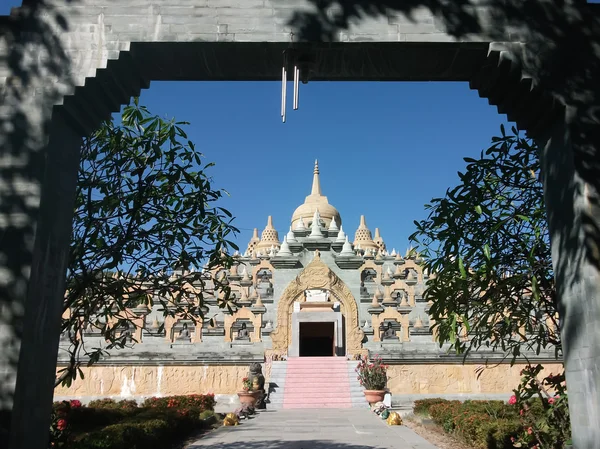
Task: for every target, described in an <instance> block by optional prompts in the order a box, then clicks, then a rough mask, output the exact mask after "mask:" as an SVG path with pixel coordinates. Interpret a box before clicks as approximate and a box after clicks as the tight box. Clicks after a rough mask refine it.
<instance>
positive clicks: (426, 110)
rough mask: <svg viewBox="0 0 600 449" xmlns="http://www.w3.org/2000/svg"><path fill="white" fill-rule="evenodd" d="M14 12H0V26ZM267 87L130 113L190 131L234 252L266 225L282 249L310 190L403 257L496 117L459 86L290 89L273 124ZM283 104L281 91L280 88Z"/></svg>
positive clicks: (173, 89)
mask: <svg viewBox="0 0 600 449" xmlns="http://www.w3.org/2000/svg"><path fill="white" fill-rule="evenodd" d="M18 3H19V2H17V1H14V0H12V1H7V0H0V14H6V13H7V12H8V11H9V8H10V6H11V5H16V4H18ZM280 93H281V86H280V84H279V83H274V82H273V83H271V82H263V83H258V82H252V83H243V82H237V83H217V82H152V84H151V87H150V89H149V90H147V91H144V92H143V93H142V95H141V101H140V102H141V103H142V104H144V105H146V106H148V107H149V109H150V111H151V112H152V113H154V114H160V115H163V116H167V117H173V116H174V117H176V118H177V119H178V120H185V121H189V122H191V125H190V126H189V127H188V130H189V133H188V134H189V136H190V138H191V139H192V140H193V141H194V143H195V144H196V146H197V147H198V148H199V149H200V150H201V151H202V152H203V153H204V154H205V156H206V160H207V161H213V162H215V163H216V167H213V168H212V169H210V174H212V176H213V177H214V184H215V186H217V187H220V188H224V189H226V190H227V191H229V193H230V194H231V197H228V198H226V199H224V200H223V203H222V206H223V207H226V208H227V209H229V210H230V211H231V212H232V213H233V214H234V215H235V216H236V217H237V218H236V220H235V223H236V225H237V227H238V228H240V230H241V233H240V235H239V238H238V239H237V240H238V243H239V244H240V245H241V246H242V248H244V247H245V245H246V243H247V241H248V240H249V238H250V236H251V233H252V228H254V227H258V228H259V230H262V229H263V228H264V226H265V224H266V221H267V216H268V215H272V216H273V221H274V225H275V227H276V228H277V229H278V231H279V233H280V238H283V233H285V232H287V230H288V228H289V222H290V218H291V215H292V212H293V211H294V209H295V208H296V207H297V206H298V205H300V204H301V203H302V202H303V201H304V198H305V196H306V195H308V194H309V193H310V186H311V180H312V170H313V164H314V160H315V159H319V165H320V170H321V185H322V189H323V193H324V194H325V195H327V196H328V198H329V202H330V203H331V204H333V205H334V206H335V207H336V208H337V209H338V210H339V212H340V214H341V216H342V220H343V222H344V229H345V230H346V232H347V233H349V235H350V236H353V235H354V231H355V230H356V228H357V227H358V224H359V218H360V215H361V214H364V215H365V216H366V219H367V225H368V226H369V227H370V229H371V230H372V231H374V230H375V227H379V228H380V231H381V234H382V236H383V238H384V240H385V241H386V243H387V245H388V247H389V248H392V247H396V248H397V249H400V250H405V249H406V247H407V245H408V241H407V238H408V236H409V235H410V234H411V233H412V232H413V231H414V225H413V220H415V219H421V218H424V217H425V214H426V212H425V210H424V207H423V205H424V204H425V203H427V202H428V201H429V200H430V199H431V198H432V197H436V196H442V195H444V193H445V191H446V189H447V188H448V187H451V186H454V185H455V184H456V183H457V182H458V176H457V174H456V172H457V171H458V170H462V169H463V168H464V165H465V164H464V162H463V160H462V158H463V157H464V156H471V157H473V156H477V155H478V154H479V152H480V151H481V150H482V149H485V148H487V147H488V146H489V143H490V141H491V137H492V136H494V135H498V133H499V126H500V124H501V123H503V122H505V120H506V117H505V116H501V115H499V114H498V113H497V111H496V109H495V108H494V107H491V106H489V105H488V104H487V101H486V100H484V99H481V98H479V97H478V95H477V93H476V92H474V91H471V90H470V89H469V87H468V85H467V83H326V82H320V83H318V82H311V83H309V84H307V85H301V86H300V109H299V110H298V111H291V97H289V100H288V104H289V105H290V107H289V110H288V121H287V123H285V124H282V123H281V118H280V116H279V112H280V101H281V97H280ZM288 93H290V94H291V83H290V85H289V88H288Z"/></svg>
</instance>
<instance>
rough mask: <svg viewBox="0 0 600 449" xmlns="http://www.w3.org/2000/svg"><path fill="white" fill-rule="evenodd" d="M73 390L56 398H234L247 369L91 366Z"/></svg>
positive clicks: (58, 390)
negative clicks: (198, 396)
mask: <svg viewBox="0 0 600 449" xmlns="http://www.w3.org/2000/svg"><path fill="white" fill-rule="evenodd" d="M82 371H83V374H84V378H83V379H81V378H79V377H78V379H77V380H76V381H75V382H73V384H72V385H71V387H69V388H66V387H57V388H56V389H55V390H54V394H55V396H69V397H86V396H94V397H98V396H100V397H101V396H121V397H123V398H127V397H131V396H158V395H163V396H166V395H179V394H194V393H196V394H204V393H215V394H235V393H236V392H237V391H239V390H240V389H241V383H242V378H243V377H245V376H246V374H247V373H248V365H247V364H245V365H221V366H219V365H204V366H190V365H179V366H178V365H170V366H169V365H167V366H156V365H155V366H151V365H145V366H144V365H143V366H140V365H138V366H99V365H97V366H92V367H83V368H82Z"/></svg>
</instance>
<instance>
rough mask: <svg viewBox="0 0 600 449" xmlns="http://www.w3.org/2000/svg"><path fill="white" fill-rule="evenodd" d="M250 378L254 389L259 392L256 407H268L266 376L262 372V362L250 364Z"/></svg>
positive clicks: (261, 408)
mask: <svg viewBox="0 0 600 449" xmlns="http://www.w3.org/2000/svg"><path fill="white" fill-rule="evenodd" d="M248 379H249V380H250V382H251V383H252V390H253V391H257V392H259V394H258V398H257V400H256V408H257V409H260V410H264V409H265V408H267V406H266V403H265V400H266V394H265V376H263V373H262V367H261V366H260V363H253V364H251V365H250V370H249V371H248Z"/></svg>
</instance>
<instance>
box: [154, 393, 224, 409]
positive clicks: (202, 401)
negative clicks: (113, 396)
mask: <svg viewBox="0 0 600 449" xmlns="http://www.w3.org/2000/svg"><path fill="white" fill-rule="evenodd" d="M215 404H216V401H215V395H214V394H212V393H209V394H190V395H186V396H164V397H161V398H156V397H153V398H148V399H146V400H145V401H144V402H143V403H142V407H147V408H156V409H162V410H164V409H167V408H194V409H198V410H200V411H204V410H213V411H214V408H215Z"/></svg>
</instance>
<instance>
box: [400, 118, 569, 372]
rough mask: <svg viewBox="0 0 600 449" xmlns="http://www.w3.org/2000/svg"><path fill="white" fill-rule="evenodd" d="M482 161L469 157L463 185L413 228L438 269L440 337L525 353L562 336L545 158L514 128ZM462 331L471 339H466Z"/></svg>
mask: <svg viewBox="0 0 600 449" xmlns="http://www.w3.org/2000/svg"><path fill="white" fill-rule="evenodd" d="M512 131H513V135H507V134H506V133H505V130H504V127H502V136H501V137H494V138H493V139H492V141H493V144H492V146H491V147H490V148H489V149H488V150H486V151H485V152H482V154H481V156H480V158H479V159H471V158H465V161H466V162H467V167H466V171H465V173H459V177H460V183H459V185H458V186H456V187H455V188H453V189H449V190H448V191H447V192H446V196H445V197H444V198H434V199H433V200H432V201H431V204H429V205H427V206H426V207H427V209H428V210H429V215H428V217H427V218H426V219H424V220H422V221H420V222H415V223H416V226H417V231H416V232H415V234H413V235H412V236H411V240H412V241H413V242H415V243H416V244H417V245H418V246H419V247H420V248H419V249H420V250H421V251H422V255H423V256H424V258H425V268H426V269H427V270H429V272H431V273H432V276H431V279H430V280H429V282H428V283H427V288H426V290H425V292H424V296H425V298H426V299H429V300H432V301H433V304H432V306H431V309H430V311H429V313H430V314H431V317H432V319H433V320H434V321H435V324H434V327H433V328H434V329H436V332H437V335H438V339H439V343H440V345H442V344H444V343H449V344H450V346H451V347H452V348H453V349H454V350H455V351H456V352H457V353H464V354H465V355H466V354H467V353H468V352H469V351H470V350H471V349H477V348H480V347H482V346H484V347H486V348H490V349H493V350H501V351H503V352H504V353H505V354H507V356H510V357H512V359H513V360H514V359H515V358H516V357H518V356H520V355H522V354H523V352H527V351H529V350H532V351H535V352H536V353H539V352H540V351H541V350H542V349H546V348H550V349H552V348H553V349H554V350H555V354H556V356H557V357H558V356H560V353H561V342H560V329H559V322H558V314H557V309H556V292H555V284H554V277H553V271H552V263H551V259H550V244H549V237H548V229H547V221H546V212H545V208H544V202H543V191H542V184H541V182H540V180H539V179H538V173H539V168H540V165H539V159H538V155H537V151H538V148H537V147H536V145H535V143H534V142H533V141H532V140H530V139H528V138H525V137H523V136H522V135H521V134H520V133H519V131H517V130H516V129H514V128H513V130H512ZM461 337H462V338H461Z"/></svg>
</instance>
